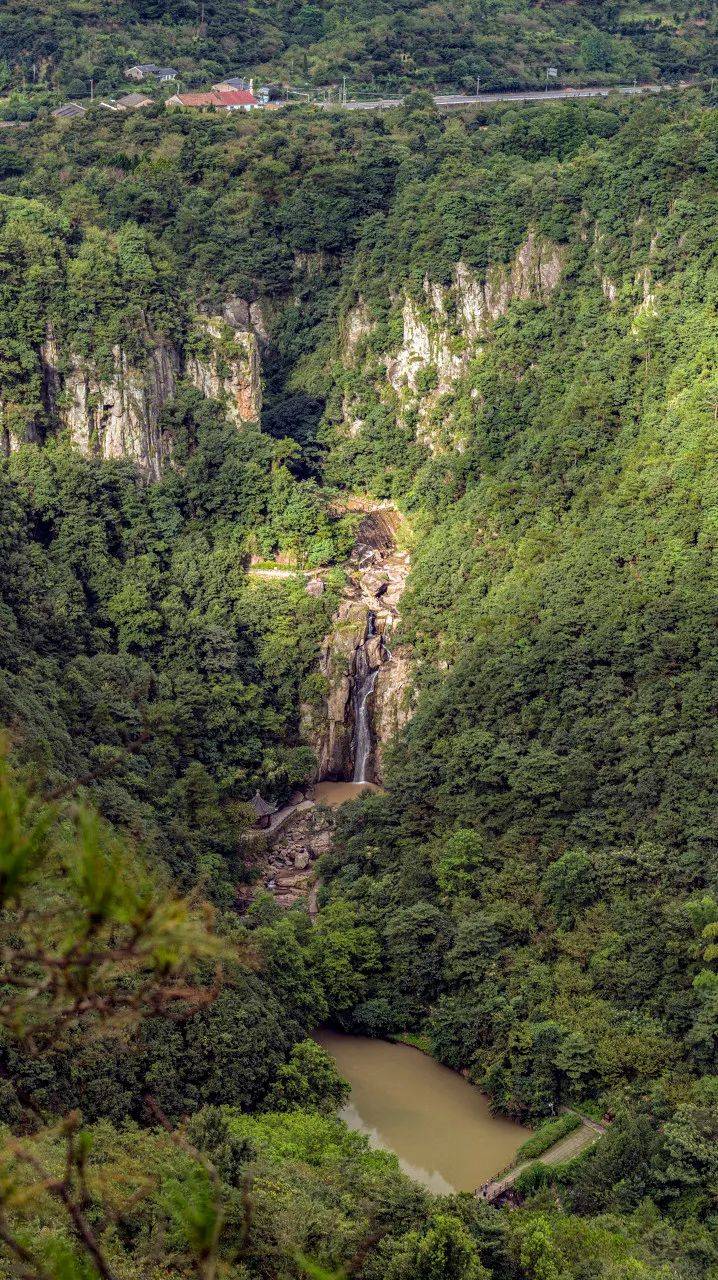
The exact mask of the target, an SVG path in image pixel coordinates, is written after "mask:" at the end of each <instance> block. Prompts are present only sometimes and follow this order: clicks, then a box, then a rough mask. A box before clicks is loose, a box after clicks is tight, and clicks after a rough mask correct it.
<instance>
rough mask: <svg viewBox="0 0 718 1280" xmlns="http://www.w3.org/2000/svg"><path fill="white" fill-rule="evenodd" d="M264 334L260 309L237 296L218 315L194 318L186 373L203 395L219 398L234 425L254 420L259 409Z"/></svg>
mask: <svg viewBox="0 0 718 1280" xmlns="http://www.w3.org/2000/svg"><path fill="white" fill-rule="evenodd" d="M253 312H254V315H253V314H252V313H253ZM263 334H264V323H263V318H262V316H261V311H260V310H259V309H258V308H257V307H256V305H255V306H253V307H252V308H250V307H249V306H248V304H247V303H244V302H241V301H240V300H238V299H235V300H233V301H231V302H229V303H227V304H226V306H225V308H224V310H223V312H222V314H221V315H211V316H199V317H198V320H197V324H196V335H195V336H196V339H197V340H196V343H195V345H194V347H193V349H192V351H191V353H190V354H189V356H188V358H187V377H188V379H189V381H190V382H191V383H192V384H193V385H194V386H195V387H196V388H197V390H198V391H201V392H202V394H203V395H205V396H208V397H210V398H211V399H213V400H220V401H222V403H223V404H224V405H225V406H226V410H227V416H228V418H229V419H230V421H231V422H234V423H236V425H237V426H241V425H242V423H243V422H256V421H257V420H258V418H259V416H260V414H261V412H262V369H261V359H260V348H259V337H261V336H262V335H263Z"/></svg>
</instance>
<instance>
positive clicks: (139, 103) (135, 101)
mask: <svg viewBox="0 0 718 1280" xmlns="http://www.w3.org/2000/svg"><path fill="white" fill-rule="evenodd" d="M154 101H155V100H154V98H148V96H147V94H146V93H126V94H124V96H123V97H122V98H118V99H117V105H118V107H119V108H120V111H138V110H139V109H140V107H152V106H154Z"/></svg>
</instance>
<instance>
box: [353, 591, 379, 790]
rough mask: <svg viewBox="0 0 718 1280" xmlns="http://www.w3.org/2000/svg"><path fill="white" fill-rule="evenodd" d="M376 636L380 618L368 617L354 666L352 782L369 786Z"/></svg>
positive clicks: (376, 670)
mask: <svg viewBox="0 0 718 1280" xmlns="http://www.w3.org/2000/svg"><path fill="white" fill-rule="evenodd" d="M375 635H376V617H375V615H374V614H373V613H369V614H368V616H367V623H366V633H365V635H364V640H363V642H362V644H361V645H360V646H359V648H358V649H357V651H356V658H355V662H354V694H353V699H354V773H353V775H352V782H368V781H369V779H368V778H367V776H366V775H367V768H368V765H369V757H370V756H371V748H372V740H371V717H370V715H369V699H370V698H371V695H372V694H373V692H374V686H375V684H376V678H377V676H378V674H379V667H370V665H369V655H368V650H367V642H368V641H369V640H371V639H373V637H374V636H375Z"/></svg>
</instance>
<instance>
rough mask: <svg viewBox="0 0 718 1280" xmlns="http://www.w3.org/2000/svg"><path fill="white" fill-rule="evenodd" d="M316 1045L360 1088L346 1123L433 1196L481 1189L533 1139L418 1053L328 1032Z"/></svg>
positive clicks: (406, 1047) (460, 1078) (354, 1089)
mask: <svg viewBox="0 0 718 1280" xmlns="http://www.w3.org/2000/svg"><path fill="white" fill-rule="evenodd" d="M316 1039H317V1040H318V1041H319V1043H320V1044H321V1045H323V1046H324V1048H325V1049H326V1050H327V1051H328V1052H329V1053H331V1054H332V1056H333V1058H334V1059H335V1060H336V1063H337V1066H338V1067H339V1070H340V1072H341V1074H342V1075H343V1076H344V1078H345V1079H346V1080H348V1081H349V1083H350V1084H351V1087H352V1092H351V1098H350V1099H349V1103H348V1105H347V1106H346V1107H345V1108H344V1110H343V1111H342V1113H341V1115H342V1119H343V1120H344V1121H345V1122H346V1123H347V1124H348V1125H349V1128H350V1129H358V1130H359V1131H360V1132H361V1133H365V1134H366V1135H367V1136H368V1138H369V1142H370V1144H371V1145H372V1146H373V1147H384V1148H385V1149H387V1150H388V1151H393V1152H394V1153H395V1155H397V1156H398V1157H399V1163H400V1165H401V1167H402V1169H403V1170H404V1172H405V1173H408V1174H409V1177H411V1178H414V1180H415V1181H416V1182H421V1183H423V1185H424V1186H425V1187H428V1188H429V1190H430V1191H434V1192H436V1193H437V1194H447V1193H449V1192H451V1191H474V1190H475V1189H476V1187H479V1186H481V1184H482V1183H484V1182H486V1181H488V1179H489V1178H492V1177H493V1176H494V1175H495V1174H497V1173H498V1172H499V1171H500V1170H501V1169H503V1168H505V1166H506V1165H508V1164H510V1163H511V1160H512V1159H513V1157H514V1156H515V1154H516V1152H517V1150H518V1148H519V1147H520V1146H521V1143H522V1142H525V1140H526V1138H527V1136H528V1131H527V1130H526V1129H524V1128H523V1127H522V1126H521V1125H518V1124H514V1123H513V1121H511V1120H505V1119H502V1118H500V1117H498V1116H493V1115H492V1114H491V1111H490V1110H489V1104H488V1100H487V1099H486V1098H485V1097H484V1096H483V1094H481V1093H479V1091H478V1089H475V1088H474V1087H473V1085H470V1084H469V1083H468V1081H466V1080H464V1078H463V1076H460V1075H458V1074H457V1073H456V1072H455V1071H449V1069H448V1068H447V1067H442V1066H441V1065H440V1064H439V1063H438V1062H434V1060H433V1058H428V1057H427V1056H426V1054H423V1053H420V1052H419V1050H418V1049H412V1048H410V1047H409V1045H404V1044H389V1043H388V1042H387V1041H386V1040H370V1039H367V1038H366V1037H365V1036H346V1035H341V1034H339V1033H337V1032H335V1031H326V1030H322V1031H319V1032H317V1035H316Z"/></svg>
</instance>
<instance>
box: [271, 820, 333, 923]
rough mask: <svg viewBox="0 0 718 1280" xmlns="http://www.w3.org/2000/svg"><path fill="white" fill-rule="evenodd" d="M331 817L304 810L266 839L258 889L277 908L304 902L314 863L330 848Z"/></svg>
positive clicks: (312, 874) (313, 874) (311, 878)
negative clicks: (262, 889) (274, 902)
mask: <svg viewBox="0 0 718 1280" xmlns="http://www.w3.org/2000/svg"><path fill="white" fill-rule="evenodd" d="M333 828H334V819H333V815H332V814H331V813H330V812H329V811H327V810H326V809H321V808H314V809H308V810H307V809H304V810H302V811H300V812H298V813H296V814H294V815H292V816H291V817H290V818H289V820H288V821H287V822H286V823H285V824H284V826H283V827H282V829H281V831H280V832H279V833H278V834H277V836H276V837H274V838H273V839H272V838H271V837H270V841H269V844H268V850H267V854H266V858H265V859H264V860H263V867H262V880H261V883H262V887H263V888H264V889H268V890H269V892H270V893H271V894H272V895H273V897H274V898H275V899H276V901H277V902H278V903H279V905H280V906H281V907H291V906H293V905H294V903H295V902H300V901H301V900H302V899H305V898H306V897H307V895H308V893H309V890H310V887H311V884H312V882H313V880H314V877H315V871H314V863H315V862H316V860H317V858H320V857H321V856H322V854H324V853H328V851H329V849H330V848H331V841H332V831H333Z"/></svg>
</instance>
